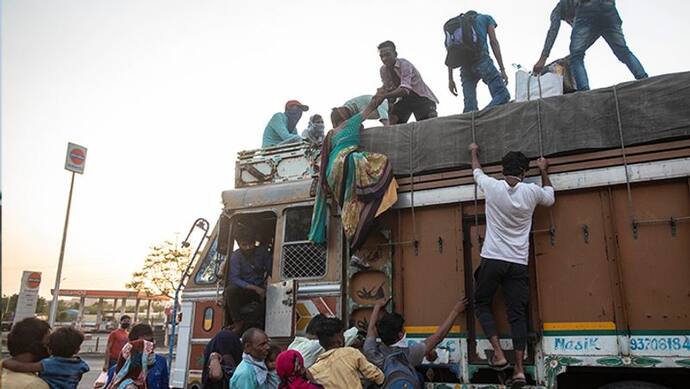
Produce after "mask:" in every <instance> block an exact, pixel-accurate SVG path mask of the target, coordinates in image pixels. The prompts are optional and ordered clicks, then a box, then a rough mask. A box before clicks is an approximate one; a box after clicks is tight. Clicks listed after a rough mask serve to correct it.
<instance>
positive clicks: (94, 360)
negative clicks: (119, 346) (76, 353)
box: [79, 356, 103, 389]
mask: <svg viewBox="0 0 690 389" xmlns="http://www.w3.org/2000/svg"><path fill="white" fill-rule="evenodd" d="M82 359H84V361H86V363H88V364H89V367H90V368H91V371H89V372H88V373H86V374H84V376H83V377H82V378H81V382H79V389H92V388H93V383H94V382H96V378H98V375H99V374H101V368H102V367H103V357H91V356H89V357H82Z"/></svg>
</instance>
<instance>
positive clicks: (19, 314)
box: [14, 271, 41, 323]
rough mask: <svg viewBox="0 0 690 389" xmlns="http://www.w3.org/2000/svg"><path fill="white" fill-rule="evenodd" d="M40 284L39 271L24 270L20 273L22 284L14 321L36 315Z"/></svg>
mask: <svg viewBox="0 0 690 389" xmlns="http://www.w3.org/2000/svg"><path fill="white" fill-rule="evenodd" d="M40 286H41V273H39V272H35V271H24V272H23V273H22V285H21V287H20V288H19V297H18V298H17V309H16V310H15V311H14V323H17V322H19V321H21V320H24V319H26V318H27V317H34V316H35V315H36V304H37V303H38V288H39V287H40Z"/></svg>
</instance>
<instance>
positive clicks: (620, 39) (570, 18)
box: [532, 0, 647, 91]
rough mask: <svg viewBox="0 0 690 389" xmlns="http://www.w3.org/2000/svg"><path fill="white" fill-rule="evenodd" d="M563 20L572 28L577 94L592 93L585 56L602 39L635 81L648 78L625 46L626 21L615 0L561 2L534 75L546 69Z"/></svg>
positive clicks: (571, 56) (568, 0) (554, 15)
mask: <svg viewBox="0 0 690 389" xmlns="http://www.w3.org/2000/svg"><path fill="white" fill-rule="evenodd" d="M561 20H564V21H565V22H566V23H568V24H570V25H571V26H572V27H573V31H572V33H571V35H570V70H571V71H572V72H573V76H574V77H575V83H576V84H577V90H581V91H582V90H589V79H588V78H587V70H586V69H585V63H584V58H585V52H586V51H587V49H588V48H589V47H590V46H592V45H593V44H594V42H596V41H597V39H599V37H603V38H604V40H605V41H606V43H608V45H609V47H610V48H611V50H613V54H615V55H616V57H617V58H618V60H620V61H621V62H623V63H624V64H625V65H626V66H627V67H628V69H630V72H631V73H632V74H633V76H635V79H637V80H639V79H642V78H647V73H646V72H645V70H644V68H643V67H642V64H641V63H640V61H639V60H638V59H637V57H635V55H634V54H633V53H632V52H631V51H630V49H629V48H628V45H627V44H626V43H625V36H624V35H623V28H622V25H623V21H622V20H621V17H620V15H618V10H617V9H616V1H615V0H560V1H559V2H558V4H556V7H555V8H554V9H553V11H551V26H550V27H549V32H548V33H547V34H546V42H544V49H543V50H542V53H541V57H540V58H539V61H537V63H536V64H535V65H534V68H533V69H532V70H533V71H534V72H535V73H541V72H542V70H543V69H544V64H545V63H546V60H547V59H548V58H549V54H551V48H552V47H553V43H554V42H555V41H556V37H557V36H558V30H559V29H560V27H561Z"/></svg>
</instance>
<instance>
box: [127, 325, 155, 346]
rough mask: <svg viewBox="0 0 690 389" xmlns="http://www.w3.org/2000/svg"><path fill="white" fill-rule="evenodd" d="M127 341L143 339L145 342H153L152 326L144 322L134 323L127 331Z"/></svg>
mask: <svg viewBox="0 0 690 389" xmlns="http://www.w3.org/2000/svg"><path fill="white" fill-rule="evenodd" d="M128 338H129V341H130V342H133V341H135V340H145V341H147V342H153V328H151V326H150V325H148V324H146V323H139V324H135V325H134V326H133V327H132V330H131V331H129V336H128Z"/></svg>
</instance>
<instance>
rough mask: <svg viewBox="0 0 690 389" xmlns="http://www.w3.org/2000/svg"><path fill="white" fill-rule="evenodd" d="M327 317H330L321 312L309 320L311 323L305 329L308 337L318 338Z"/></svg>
mask: <svg viewBox="0 0 690 389" xmlns="http://www.w3.org/2000/svg"><path fill="white" fill-rule="evenodd" d="M326 319H328V318H327V317H326V316H324V315H322V314H320V313H319V314H318V315H316V316H314V317H312V318H311V320H309V324H307V328H306V329H305V330H304V332H305V333H306V335H307V338H309V339H316V338H318V330H319V326H320V325H321V323H323V321H324V320H326Z"/></svg>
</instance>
